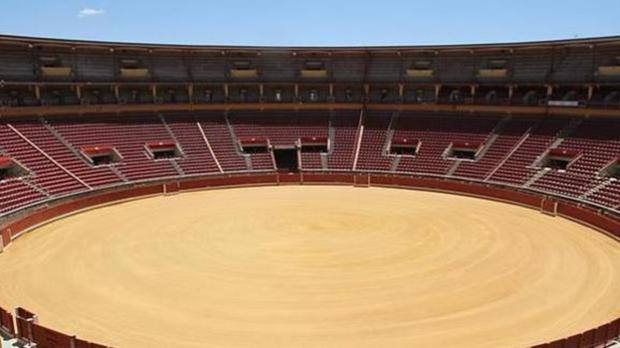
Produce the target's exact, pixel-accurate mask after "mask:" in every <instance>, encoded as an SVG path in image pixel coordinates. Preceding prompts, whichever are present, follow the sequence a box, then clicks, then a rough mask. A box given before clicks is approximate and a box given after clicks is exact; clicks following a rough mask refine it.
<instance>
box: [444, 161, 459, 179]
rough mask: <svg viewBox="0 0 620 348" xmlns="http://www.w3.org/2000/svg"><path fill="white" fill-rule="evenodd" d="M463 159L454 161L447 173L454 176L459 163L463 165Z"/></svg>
mask: <svg viewBox="0 0 620 348" xmlns="http://www.w3.org/2000/svg"><path fill="white" fill-rule="evenodd" d="M461 162H462V161H454V163H452V165H451V166H450V169H448V173H446V175H448V176H452V175H454V172H456V170H457V169H459V165H461Z"/></svg>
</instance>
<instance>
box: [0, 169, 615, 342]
mask: <svg viewBox="0 0 620 348" xmlns="http://www.w3.org/2000/svg"><path fill="white" fill-rule="evenodd" d="M280 183H283V184H287V183H317V184H322V183H326V184H352V185H357V186H360V185H361V186H369V184H370V186H387V187H402V188H414V189H428V190H435V191H444V192H451V193H461V194H466V195H471V196H477V197H484V198H488V199H494V200H500V201H505V202H511V203H516V204H519V205H524V206H528V207H531V208H535V209H541V208H542V210H543V211H544V212H553V211H555V209H556V203H557V213H558V214H559V215H562V216H565V217H569V218H571V219H574V220H576V221H580V222H583V223H586V224H588V225H591V226H594V227H597V228H599V229H601V230H604V231H606V232H608V233H610V234H612V235H615V236H616V237H619V238H620V220H618V219H616V218H614V217H612V216H608V215H604V214H602V213H601V212H599V211H596V210H593V209H592V208H589V207H585V206H579V205H577V204H575V203H572V202H565V201H558V200H556V199H555V198H552V199H549V198H545V197H543V196H541V195H538V194H535V193H531V192H523V191H518V190H515V189H512V188H505V187H499V186H492V185H485V184H481V183H473V182H466V181H453V180H447V179H440V178H428V177H409V176H393V175H375V174H352V173H315V172H308V173H302V174H277V173H268V174H256V175H229V176H217V177H205V178H198V179H188V180H183V181H179V182H177V181H174V182H169V183H164V184H151V185H146V186H139V187H132V188H124V189H118V190H114V191H106V192H95V193H92V194H90V195H85V196H81V197H76V198H75V199H73V200H71V201H65V202H62V203H59V204H57V205H52V206H50V207H44V208H42V209H40V210H37V211H34V212H32V213H30V214H29V215H27V216H25V217H23V218H21V219H19V220H16V221H13V222H12V223H10V224H8V225H6V226H4V227H3V228H2V234H3V236H5V235H6V236H7V237H8V236H11V237H15V236H16V235H17V234H18V233H20V232H21V231H23V230H25V229H28V228H30V227H32V226H35V225H37V224H40V223H43V222H45V221H48V220H51V219H53V218H55V217H58V216H62V215H65V214H68V213H71V212H74V211H78V210H81V209H85V208H89V207H93V206H96V205H100V204H104V203H110V202H115V201H121V200H125V199H129V198H135V197H140V196H147V195H153V194H160V193H163V192H164V190H165V191H166V192H176V191H183V190H191V189H200V188H210V187H229V186H248V185H275V184H280ZM6 239H7V240H8V238H6ZM5 243H6V242H5ZM6 244H8V243H6ZM9 315H10V314H9ZM32 315H33V314H32V313H30V312H28V311H26V310H24V309H23V308H20V309H18V315H17V317H16V324H17V325H16V326H17V330H16V331H17V335H18V337H22V338H26V339H27V338H28V336H29V335H30V332H32V333H33V336H36V337H33V338H36V339H38V340H40V341H41V342H37V343H39V346H40V347H65V345H64V344H66V342H67V337H68V339H69V341H70V342H71V340H73V344H74V345H75V347H78V348H80V347H84V348H105V347H104V346H100V345H98V344H94V343H89V342H87V341H84V340H79V339H75V338H73V337H70V336H67V335H65V334H62V333H59V332H56V331H54V330H50V329H47V328H45V327H43V326H40V325H38V324H34V323H30V322H28V321H26V319H25V318H29V317H30V316H32ZM7 318H8V317H7ZM0 320H8V319H2V312H1V311H0ZM0 323H3V321H0ZM11 323H12V320H11ZM13 331H15V330H14V329H13ZM619 335H620V319H618V320H616V321H614V322H612V323H609V324H606V325H602V326H600V327H598V328H596V329H592V330H589V331H586V332H584V333H580V334H577V335H574V336H571V337H569V338H565V339H561V340H557V341H554V342H549V343H545V344H541V345H538V346H536V347H545V348H552V347H555V348H569V347H575V348H582V347H587V348H591V347H594V346H595V345H598V344H601V343H604V342H606V341H608V340H610V339H612V338H614V337H617V336H619ZM54 344H56V345H54Z"/></svg>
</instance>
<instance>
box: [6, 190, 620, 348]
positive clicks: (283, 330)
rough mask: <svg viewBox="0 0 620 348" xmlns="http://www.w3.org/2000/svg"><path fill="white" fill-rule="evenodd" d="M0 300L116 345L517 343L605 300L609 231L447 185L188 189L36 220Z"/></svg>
mask: <svg viewBox="0 0 620 348" xmlns="http://www.w3.org/2000/svg"><path fill="white" fill-rule="evenodd" d="M0 279H2V281H1V283H0V304H2V305H3V306H5V307H11V306H12V307H15V306H17V305H22V306H24V307H26V308H28V309H30V310H32V311H34V312H35V313H38V314H39V317H40V320H41V322H42V323H43V324H44V325H46V326H48V327H51V328H55V329H59V330H61V331H63V332H67V333H75V334H77V335H78V336H79V337H82V338H85V339H89V340H93V341H95V342H99V343H103V344H108V345H113V346H114V347H229V346H245V347H249V346H251V347H263V346H265V347H523V346H527V345H531V344H534V343H540V342H543V341H547V340H552V339H556V338H559V337H563V336H567V335H570V334H574V333H577V332H580V331H582V330H585V329H589V328H592V327H595V326H597V325H600V324H603V323H604V322H607V321H610V320H612V319H614V318H616V317H618V316H620V295H619V294H620V243H618V242H616V241H614V240H612V239H611V238H608V237H606V236H604V235H602V234H600V233H597V232H595V231H593V230H590V229H588V228H586V227H583V226H581V225H578V224H576V223H573V222H570V221H568V220H564V219H561V218H552V217H549V216H546V215H543V214H540V213H538V212H536V211H534V210H529V209H525V208H521V207H517V206H512V205H507V204H501V203H495V202H490V201H486V200H480V199H474V198H466V197H458V196H452V195H445V194H438V193H428V192H417V191H407V190H396V189H379V188H370V189H363V188H351V187H300V186H290V187H275V188H274V187H268V188H244V189H229V190H216V191H203V192H193V193H185V194H179V195H175V196H169V197H157V198H150V199H144V200H138V201H133V202H128V203H124V204H120V205H114V206H109V207H105V208H102V209H97V210H93V211H89V212H86V213H83V214H79V215H76V216H73V217H70V218H67V219H64V220H61V221H57V222H55V223H52V224H49V225H46V226H44V227H42V228H40V229H38V230H36V231H33V232H31V233H29V234H27V235H25V236H23V237H22V238H19V239H18V240H17V241H16V242H15V243H14V244H13V245H11V246H10V247H9V248H8V249H7V250H5V252H4V253H2V254H0Z"/></svg>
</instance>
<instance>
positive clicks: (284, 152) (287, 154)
mask: <svg viewBox="0 0 620 348" xmlns="http://www.w3.org/2000/svg"><path fill="white" fill-rule="evenodd" d="M273 155H274V156H275V158H276V167H277V168H278V171H283V172H297V171H299V163H298V162H297V150H296V149H274V150H273Z"/></svg>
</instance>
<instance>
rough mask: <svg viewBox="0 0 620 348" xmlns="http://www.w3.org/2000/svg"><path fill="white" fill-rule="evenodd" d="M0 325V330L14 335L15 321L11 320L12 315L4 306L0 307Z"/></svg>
mask: <svg viewBox="0 0 620 348" xmlns="http://www.w3.org/2000/svg"><path fill="white" fill-rule="evenodd" d="M0 326H1V327H2V330H3V331H5V332H6V333H8V334H9V335H11V336H15V323H14V322H13V315H11V313H9V312H8V311H6V310H4V308H0Z"/></svg>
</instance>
